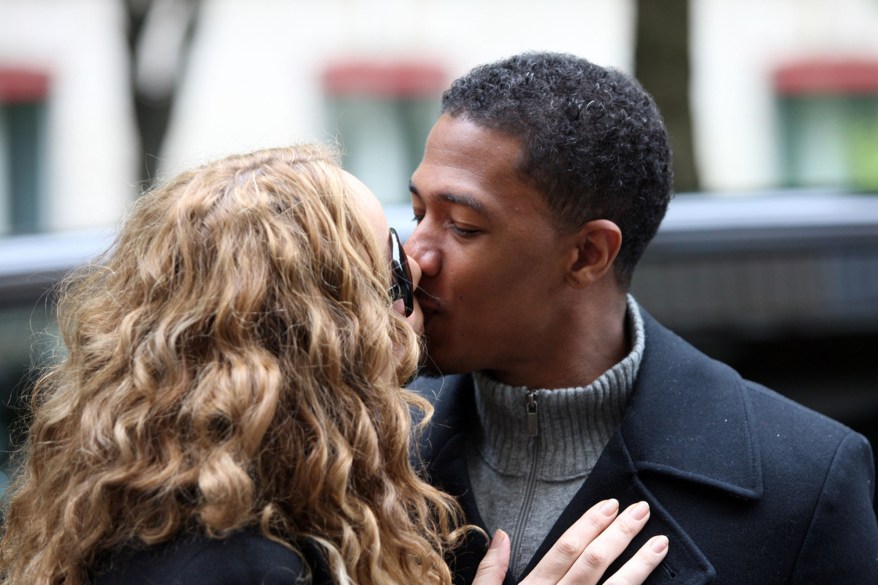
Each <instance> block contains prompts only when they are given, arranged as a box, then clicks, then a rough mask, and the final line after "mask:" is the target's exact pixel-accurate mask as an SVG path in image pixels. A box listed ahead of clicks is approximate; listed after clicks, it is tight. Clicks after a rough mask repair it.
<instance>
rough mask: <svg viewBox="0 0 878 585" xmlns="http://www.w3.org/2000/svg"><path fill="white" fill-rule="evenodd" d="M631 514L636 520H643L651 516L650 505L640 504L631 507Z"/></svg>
mask: <svg viewBox="0 0 878 585" xmlns="http://www.w3.org/2000/svg"><path fill="white" fill-rule="evenodd" d="M630 513H631V516H632V517H633V518H634V519H635V520H643V519H644V518H646V515H647V514H649V504H647V503H646V502H638V503H636V504H634V506H632V507H631V510H630Z"/></svg>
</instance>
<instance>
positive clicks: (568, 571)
mask: <svg viewBox="0 0 878 585" xmlns="http://www.w3.org/2000/svg"><path fill="white" fill-rule="evenodd" d="M648 519H649V506H648V505H647V503H646V502H639V503H637V504H634V505H632V506H630V507H629V508H628V509H626V510H625V511H624V512H622V513H621V514H619V503H618V502H617V501H616V500H613V499H610V500H605V501H603V502H599V503H598V504H597V505H595V506H593V507H592V508H591V509H590V510H588V511H587V512H586V513H585V514H583V515H582V517H581V518H580V519H579V520H577V521H576V523H574V524H573V526H571V527H570V528H568V529H567V532H565V533H564V534H563V535H561V538H559V539H558V541H557V542H556V543H555V544H554V546H552V548H551V549H550V550H549V552H548V553H546V556H544V557H543V559H542V560H541V561H540V562H539V564H538V565H537V566H536V567H534V570H533V571H531V573H530V574H529V575H528V576H527V578H526V579H524V580H523V581H521V584H522V585H554V584H561V585H568V584H569V585H573V584H577V585H580V584H581V585H594V584H595V583H597V582H598V581H599V580H600V579H601V577H602V576H603V574H604V571H606V570H607V567H609V566H610V563H612V562H613V561H614V560H616V558H617V557H618V556H619V555H620V554H622V552H623V551H624V550H625V548H626V547H627V546H628V544H630V543H631V540H632V539H633V538H634V536H635V535H637V533H638V532H640V530H641V529H642V528H643V527H644V526H645V525H646V521H647V520H648ZM667 552H668V539H667V537H665V536H655V537H653V538H651V539H650V540H649V541H648V542H647V543H646V544H645V545H643V546H642V547H641V548H640V550H639V551H637V553H636V554H635V555H634V556H633V557H631V559H629V560H628V562H626V563H625V564H624V565H623V566H622V568H621V569H619V570H618V571H617V572H616V573H615V574H614V575H613V576H612V577H610V579H609V580H607V581H606V583H605V585H639V584H641V583H643V581H644V580H646V578H647V577H648V576H649V574H650V573H652V571H653V569H655V568H656V567H657V566H658V565H659V563H661V562H662V559H664V558H665V555H666V554H667ZM508 566H509V537H508V536H507V535H506V533H505V532H503V531H502V530H498V531H497V533H496V534H495V535H494V539H493V540H492V542H491V547H490V548H489V549H488V552H487V553H486V554H485V558H483V559H482V562H481V563H480V564H479V570H478V572H477V573H476V578H475V581H473V585H499V584H500V583H502V582H503V578H504V577H505V576H506V569H507V567H508Z"/></svg>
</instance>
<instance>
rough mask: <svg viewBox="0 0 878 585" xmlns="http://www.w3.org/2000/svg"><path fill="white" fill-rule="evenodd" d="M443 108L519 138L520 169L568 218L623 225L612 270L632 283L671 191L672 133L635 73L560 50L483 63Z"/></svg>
mask: <svg viewBox="0 0 878 585" xmlns="http://www.w3.org/2000/svg"><path fill="white" fill-rule="evenodd" d="M442 113H443V114H447V115H450V116H452V117H463V118H465V119H468V120H470V121H472V122H475V123H476V124H479V125H481V126H483V127H485V128H489V129H492V130H496V131H499V132H503V133H505V134H508V135H510V136H513V137H515V138H518V139H520V140H521V142H522V158H521V160H519V161H518V163H517V166H518V171H519V173H520V175H521V177H522V179H523V180H526V181H529V182H531V183H532V184H533V185H534V186H536V188H537V189H539V190H540V191H541V192H542V193H543V194H544V195H545V197H546V200H547V202H548V204H549V207H550V209H551V210H552V211H553V213H554V214H555V216H556V217H557V219H558V221H559V225H560V226H562V227H571V228H575V227H578V226H580V225H582V224H583V223H585V222H587V221H589V220H593V219H609V220H611V221H613V222H615V223H616V224H617V225H618V226H619V228H620V229H621V230H622V248H621V250H620V251H619V256H618V257H617V259H616V263H615V274H616V277H617V279H618V281H619V282H620V284H621V285H622V286H624V287H627V286H629V285H630V282H631V276H632V274H633V272H634V267H635V265H636V264H637V262H638V260H639V259H640V257H641V255H642V254H643V251H644V250H645V249H646V246H647V244H649V242H650V240H652V238H653V236H655V234H656V231H657V230H658V226H659V224H660V223H661V221H662V218H663V217H664V215H665V211H666V210H667V207H668V203H669V201H670V198H671V191H672V186H671V183H672V171H671V152H670V146H669V144H668V136H667V132H666V130H665V126H664V122H663V120H662V117H661V114H660V113H659V111H658V108H657V107H656V105H655V102H654V101H653V99H652V97H651V96H650V95H649V94H648V93H647V92H646V90H644V89H643V87H642V86H641V85H640V83H638V82H637V81H636V80H635V79H634V78H632V77H631V76H629V75H626V74H624V73H622V72H620V71H617V70H615V69H609V68H605V67H600V66H598V65H595V64H594V63H591V62H589V61H587V60H585V59H582V58H580V57H576V56H574V55H569V54H561V53H534V52H530V53H523V54H521V55H516V56H514V57H510V58H507V59H504V60H501V61H497V62H495V63H490V64H487V65H482V66H479V67H476V68H475V69H473V70H472V71H470V72H469V73H468V74H467V75H465V76H463V77H461V78H460V79H457V80H456V81H454V83H453V84H452V85H451V87H450V88H449V89H448V90H446V91H445V93H444V94H443V95H442Z"/></svg>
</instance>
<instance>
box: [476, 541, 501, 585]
mask: <svg viewBox="0 0 878 585" xmlns="http://www.w3.org/2000/svg"><path fill="white" fill-rule="evenodd" d="M508 567H509V536H508V535H507V534H506V533H505V532H503V531H502V530H498V531H497V532H496V533H494V538H493V539H491V546H490V548H488V552H486V553H485V556H484V558H483V559H482V562H481V563H479V568H478V570H477V571H476V578H475V580H473V585H500V584H501V583H503V579H504V577H506V569H507V568H508Z"/></svg>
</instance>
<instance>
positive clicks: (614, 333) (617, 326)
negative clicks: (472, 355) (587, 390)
mask: <svg viewBox="0 0 878 585" xmlns="http://www.w3.org/2000/svg"><path fill="white" fill-rule="evenodd" d="M626 313H627V296H626V295H624V294H623V295H618V296H617V297H616V298H614V299H613V300H612V302H604V303H590V304H588V305H583V306H580V307H575V310H573V311H571V312H570V314H568V315H564V316H563V317H562V318H560V319H559V323H558V325H557V327H554V328H553V330H554V331H553V335H552V338H551V339H545V340H541V341H540V343H541V344H542V346H543V348H545V351H541V352H538V353H536V354H535V355H533V358H532V359H528V360H526V361H521V362H519V363H516V364H514V365H512V366H511V367H509V368H505V369H502V370H500V369H498V370H490V371H488V372H487V373H488V375H490V376H491V377H492V378H493V379H495V380H497V381H498V382H502V383H504V384H508V385H510V386H527V387H528V388H533V389H537V388H545V389H554V388H571V387H577V386H588V385H589V384H591V383H592V382H594V381H595V380H596V379H597V378H599V377H600V376H601V375H602V374H603V373H604V372H606V371H607V370H609V369H610V368H612V367H613V366H614V365H616V364H617V363H618V362H619V361H621V360H622V359H623V358H624V357H625V356H626V355H627V354H628V352H629V350H630V349H631V339H630V337H629V335H628V327H627V326H626Z"/></svg>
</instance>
